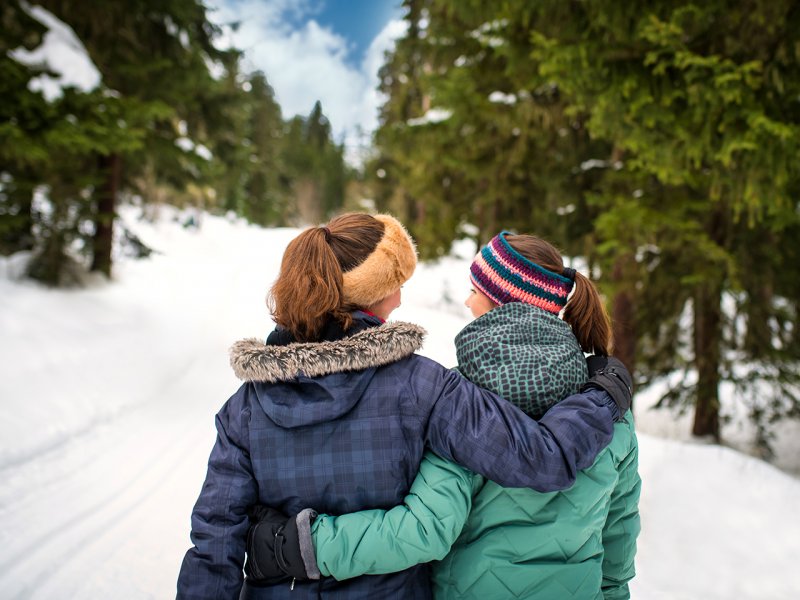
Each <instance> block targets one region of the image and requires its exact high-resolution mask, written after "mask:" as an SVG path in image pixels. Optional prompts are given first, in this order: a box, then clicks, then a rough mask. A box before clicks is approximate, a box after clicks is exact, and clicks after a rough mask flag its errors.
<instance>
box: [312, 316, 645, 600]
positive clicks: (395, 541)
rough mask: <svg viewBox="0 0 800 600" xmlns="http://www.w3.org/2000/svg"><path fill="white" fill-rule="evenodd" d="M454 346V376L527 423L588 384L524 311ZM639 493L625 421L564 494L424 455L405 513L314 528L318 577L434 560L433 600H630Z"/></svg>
mask: <svg viewBox="0 0 800 600" xmlns="http://www.w3.org/2000/svg"><path fill="white" fill-rule="evenodd" d="M456 344H457V350H458V356H459V370H461V371H462V373H464V374H465V375H466V376H467V377H468V378H469V379H471V380H472V381H474V382H475V383H478V384H480V385H483V386H485V387H489V388H490V389H492V390H493V391H496V392H499V393H500V394H501V395H504V396H506V397H507V398H509V399H512V400H513V401H514V402H515V403H516V404H518V405H519V404H523V403H525V407H526V408H527V409H528V411H529V412H531V413H534V414H536V413H540V412H543V411H544V410H546V408H547V407H548V406H549V405H552V404H553V400H554V398H555V397H557V398H560V397H563V396H564V395H566V394H568V393H569V392H570V391H574V390H573V389H571V388H573V387H577V386H578V385H579V383H580V382H581V381H583V379H584V378H585V362H584V359H583V354H582V353H581V351H580V348H579V347H578V344H577V341H576V340H575V338H574V336H573V335H572V333H571V331H570V330H569V327H568V326H567V325H566V323H564V322H563V321H561V320H560V319H558V318H557V317H554V316H553V315H550V314H548V313H545V312H544V311H541V310H540V309H537V308H535V307H531V306H528V305H519V304H518V305H505V306H503V307H500V308H498V309H494V310H492V311H490V312H489V313H487V314H486V315H484V316H483V317H481V318H479V319H476V320H475V321H473V323H471V324H470V325H469V326H467V327H466V328H465V329H464V331H462V333H461V334H459V336H458V337H457V338H456ZM487 353H488V354H487ZM534 363H535V364H534ZM521 381H522V382H524V383H523V385H522V386H521V385H520V382H521ZM555 390H558V392H557V393H558V395H557V396H555V394H556V391H555ZM640 486H641V481H640V479H639V475H638V446H637V441H636V434H635V431H634V426H633V419H632V416H631V413H630V412H629V413H628V414H627V415H626V416H625V419H624V421H622V422H620V423H618V424H617V425H616V426H615V429H614V438H613V440H612V442H611V444H610V445H609V446H608V447H607V448H606V449H604V450H603V451H602V452H601V453H600V455H598V457H597V459H596V460H595V462H594V464H593V465H592V466H591V467H590V468H588V469H586V470H584V471H582V472H581V473H579V474H578V478H577V480H576V483H575V484H574V485H573V486H572V487H571V488H570V489H568V490H566V491H563V492H555V493H538V492H534V491H532V490H528V489H521V488H503V487H501V486H499V485H497V484H495V483H494V482H491V481H487V480H485V479H484V478H482V477H480V476H479V475H475V474H473V473H471V472H469V471H467V470H466V469H463V468H462V467H460V466H458V465H455V464H452V463H449V462H447V461H445V460H443V459H441V458H440V457H438V456H436V455H434V454H432V453H427V454H426V455H425V458H424V459H423V462H422V464H421V466H420V470H419V474H418V475H417V478H416V480H415V482H414V484H413V486H412V488H411V490H410V492H409V495H408V496H407V497H406V498H405V501H404V504H403V505H402V506H398V507H395V508H393V509H391V510H388V511H383V510H371V511H362V512H360V513H352V514H348V515H343V516H340V517H335V518H334V517H330V516H326V515H321V516H320V517H319V518H318V519H317V521H316V522H315V523H314V526H313V528H312V534H313V538H314V544H315V548H316V557H317V562H318V565H319V568H320V571H321V572H322V574H323V575H332V576H333V577H335V578H336V579H346V578H350V577H355V576H357V575H362V574H380V573H387V572H393V571H397V570H400V569H406V568H409V567H410V566H413V565H415V564H419V563H423V562H429V561H432V560H439V561H440V562H438V563H434V564H433V565H432V582H433V588H434V595H435V597H436V598H437V600H443V599H451V598H453V599H455V598H459V599H462V598H479V599H480V600H491V599H494V598H497V599H506V598H542V599H548V600H549V599H559V598H585V599H597V598H604V597H605V598H627V597H629V593H628V585H627V584H628V581H630V579H631V578H632V577H633V576H634V564H633V562H634V555H635V552H636V537H637V535H638V533H639V513H638V500H639V491H640Z"/></svg>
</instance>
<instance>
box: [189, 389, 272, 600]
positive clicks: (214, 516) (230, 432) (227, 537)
mask: <svg viewBox="0 0 800 600" xmlns="http://www.w3.org/2000/svg"><path fill="white" fill-rule="evenodd" d="M244 390H245V386H243V388H242V389H241V390H240V391H239V392H238V393H237V394H236V395H234V396H233V397H232V398H231V399H230V400H229V401H228V402H227V403H226V404H225V406H223V407H222V410H220V412H219V413H218V414H217V417H216V426H217V441H216V443H215V444H214V448H213V449H212V450H211V457H210V458H209V459H208V474H207V475H206V480H205V482H204V483H203V488H202V490H201V492H200V497H199V498H198V500H197V503H196V504H195V507H194V511H193V512H192V533H191V539H192V543H193V544H194V547H192V548H190V549H189V550H188V551H187V552H186V556H184V559H183V564H182V565H181V571H180V575H179V577H178V596H177V597H178V599H179V600H201V599H202V600H212V599H213V600H220V599H228V598H229V599H231V600H234V599H236V598H239V593H240V592H241V588H242V583H243V581H244V577H243V574H242V565H243V563H244V555H245V540H246V536H247V529H248V527H249V522H248V518H247V508H248V507H249V506H251V505H253V504H255V503H256V501H257V495H258V487H257V484H256V481H255V479H254V477H253V474H252V473H253V470H252V467H251V464H250V454H249V452H248V444H247V442H246V435H247V434H246V432H247V423H248V421H249V415H250V412H249V410H248V409H247V408H246V407H245V405H244V402H243V396H244V395H245V392H244Z"/></svg>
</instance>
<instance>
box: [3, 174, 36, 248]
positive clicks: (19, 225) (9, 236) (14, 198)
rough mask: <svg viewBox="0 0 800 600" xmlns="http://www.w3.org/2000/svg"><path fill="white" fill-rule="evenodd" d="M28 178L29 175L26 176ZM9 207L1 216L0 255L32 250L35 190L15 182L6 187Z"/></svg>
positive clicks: (31, 186)
mask: <svg viewBox="0 0 800 600" xmlns="http://www.w3.org/2000/svg"><path fill="white" fill-rule="evenodd" d="M24 176H27V174H24ZM4 187H5V189H4V190H3V191H4V193H5V194H6V201H5V202H4V204H6V205H7V207H8V208H6V209H5V210H4V211H3V213H2V214H0V255H8V254H13V253H14V252H19V251H20V250H31V249H32V248H33V246H34V241H35V240H34V237H33V188H34V186H33V185H32V184H29V183H20V181H19V180H13V181H11V182H9V183H7V184H5V185H4Z"/></svg>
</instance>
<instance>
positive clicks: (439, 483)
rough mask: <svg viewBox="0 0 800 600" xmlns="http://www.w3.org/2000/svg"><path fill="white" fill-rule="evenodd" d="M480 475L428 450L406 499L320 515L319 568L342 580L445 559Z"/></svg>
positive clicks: (316, 532)
mask: <svg viewBox="0 0 800 600" xmlns="http://www.w3.org/2000/svg"><path fill="white" fill-rule="evenodd" d="M476 480H481V481H482V478H480V477H479V476H477V475H474V474H473V473H471V472H470V471H468V470H466V469H464V468H463V467H461V466H459V465H457V464H455V463H451V462H448V461H446V460H444V459H443V458H440V457H438V456H436V455H435V454H433V453H432V452H426V453H425V456H424V457H423V459H422V463H421V464H420V468H419V473H418V474H417V477H416V479H415V480H414V483H413V484H412V486H411V490H410V491H409V493H408V495H407V496H406V497H405V499H404V500H403V504H401V505H399V506H395V507H394V508H392V509H391V510H363V511H361V512H356V513H350V514H347V515H342V516H339V517H332V516H330V515H319V516H318V517H317V519H316V521H314V524H313V526H312V528H311V534H312V538H313V540H314V548H315V551H316V557H317V565H318V566H319V570H320V572H321V573H322V575H324V576H333V577H335V578H336V579H340V580H341V579H347V578H350V577H357V576H358V575H378V574H381V573H393V572H395V571H402V570H404V569H408V568H410V567H413V566H414V565H416V564H419V563H424V562H429V561H432V560H438V559H441V558H443V557H444V556H445V555H446V554H447V552H448V551H449V550H450V546H452V545H453V542H455V540H456V538H458V536H459V534H460V533H461V530H462V529H463V527H464V523H465V522H466V520H467V516H468V515H469V511H470V509H471V508H472V486H473V484H474V483H476Z"/></svg>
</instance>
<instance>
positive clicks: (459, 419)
mask: <svg viewBox="0 0 800 600" xmlns="http://www.w3.org/2000/svg"><path fill="white" fill-rule="evenodd" d="M437 377H438V378H437V379H433V378H431V377H429V378H428V379H427V380H423V383H422V384H420V383H419V382H418V381H415V380H414V379H412V385H414V386H415V389H414V391H415V393H417V394H418V395H422V396H423V397H425V395H428V397H432V398H434V399H435V402H434V404H433V407H432V410H431V412H430V414H429V418H428V426H427V429H426V443H427V444H428V446H429V447H430V448H431V449H432V450H433V451H434V452H436V453H437V454H439V455H441V456H443V457H444V458H447V459H450V460H453V461H455V462H457V463H459V464H461V465H464V466H465V467H467V468H469V469H471V470H472V471H475V472H477V473H480V474H481V475H484V476H485V477H488V478H489V479H492V480H494V481H496V482H497V483H498V484H500V485H502V486H506V487H529V488H532V489H534V490H537V491H541V492H551V491H557V490H563V489H566V488H568V487H570V486H571V485H572V484H573V483H574V482H575V477H576V476H577V472H578V471H579V470H580V469H583V468H585V467H588V466H589V465H591V464H592V463H593V462H594V459H595V458H596V457H597V455H598V454H599V453H600V451H601V450H602V449H603V448H605V447H606V446H607V445H608V443H609V442H610V441H611V438H612V436H613V431H614V421H615V419H617V418H619V409H618V407H617V404H616V403H615V402H614V400H613V399H612V398H611V397H610V396H609V395H608V394H607V393H606V391H604V390H602V389H595V388H593V389H587V390H586V391H585V392H582V393H580V394H575V395H573V396H570V397H569V398H567V399H565V400H562V401H561V402H559V403H558V404H556V406H554V407H553V408H551V409H550V410H549V411H548V412H547V413H546V414H545V415H544V417H542V419H541V420H540V421H539V422H537V421H534V420H533V419H531V418H529V417H528V416H527V415H525V413H523V412H522V411H521V410H519V409H518V408H517V407H515V406H513V405H512V404H510V403H508V402H506V401H505V400H503V399H502V398H500V397H499V396H496V395H495V394H492V393H491V392H488V391H486V390H484V389H481V388H479V387H477V386H476V385H474V384H472V383H471V382H469V381H467V380H466V379H464V378H463V377H461V376H460V375H458V374H456V373H453V372H450V371H447V370H445V369H444V368H442V373H440V374H438V376H437Z"/></svg>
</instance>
